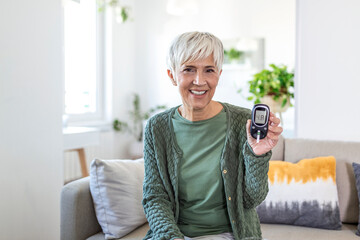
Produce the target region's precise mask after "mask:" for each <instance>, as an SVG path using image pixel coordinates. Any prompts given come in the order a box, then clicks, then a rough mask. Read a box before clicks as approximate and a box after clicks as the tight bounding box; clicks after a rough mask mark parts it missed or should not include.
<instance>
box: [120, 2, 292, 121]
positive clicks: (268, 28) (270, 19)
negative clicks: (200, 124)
mask: <svg viewBox="0 0 360 240" xmlns="http://www.w3.org/2000/svg"><path fill="white" fill-rule="evenodd" d="M167 2H168V1H166V0H153V1H147V0H138V1H135V8H134V10H135V26H136V33H135V34H136V37H135V39H134V40H135V46H136V50H135V51H136V52H135V54H136V55H135V56H136V57H135V63H136V72H135V79H136V89H137V90H138V91H139V92H140V93H141V94H142V98H143V99H145V100H146V101H145V107H152V106H154V105H157V104H167V105H168V106H169V107H170V106H175V105H176V104H181V99H180V96H179V93H178V91H177V88H176V87H173V86H172V84H171V82H170V80H169V79H168V77H167V74H166V62H165V58H166V53H167V50H168V47H169V45H170V42H171V41H172V39H173V38H174V37H175V36H176V35H178V34H180V33H182V32H185V31H195V30H196V31H208V32H211V33H214V34H215V35H216V36H218V37H219V38H220V39H222V40H225V39H232V38H239V37H249V38H265V65H268V64H269V63H275V64H286V65H288V66H289V68H290V69H293V68H294V65H295V64H294V62H295V1H294V0H292V1H289V0H274V1H267V0H254V1H245V0H224V1H216V0H197V1H194V2H198V3H199V4H198V6H199V9H198V14H196V15H184V16H173V15H169V14H168V13H167V12H166V5H167ZM226 76H229V74H227V73H225V72H223V78H221V80H220V81H229V82H228V83H226V84H225V82H221V83H219V86H218V89H217V94H216V95H215V96H214V99H215V100H220V101H226V102H230V103H233V104H237V105H240V106H245V107H251V106H252V103H251V102H248V101H247V100H246V99H245V98H242V97H241V96H240V95H239V94H237V93H236V91H237V89H236V87H233V86H234V85H246V82H247V81H248V80H250V78H251V76H250V77H243V78H242V79H240V80H238V79H234V78H231V77H230V79H225V78H227V77H226ZM246 76H248V74H247V75H246ZM125 81H126V80H125ZM246 90H247V89H244V91H246ZM288 113H289V116H288V117H285V116H284V118H285V119H286V120H287V119H290V122H294V117H293V115H294V112H293V111H291V110H289V112H288ZM287 126H289V125H287Z"/></svg>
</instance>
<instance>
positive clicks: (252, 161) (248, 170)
mask: <svg viewBox="0 0 360 240" xmlns="http://www.w3.org/2000/svg"><path fill="white" fill-rule="evenodd" d="M271 154H272V152H271V151H269V152H268V153H266V154H263V155H260V156H257V155H255V154H254V152H253V151H252V149H251V147H250V146H249V144H248V142H247V141H245V143H244V145H243V156H244V165H245V171H244V195H243V196H244V199H243V200H244V207H245V208H255V207H256V206H258V205H259V204H260V203H261V202H262V201H264V200H265V198H266V195H267V193H268V191H269V187H268V174H267V173H268V171H269V160H270V158H271Z"/></svg>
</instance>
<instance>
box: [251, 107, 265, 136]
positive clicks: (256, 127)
mask: <svg viewBox="0 0 360 240" xmlns="http://www.w3.org/2000/svg"><path fill="white" fill-rule="evenodd" d="M269 116H270V108H269V106H267V105H265V104H256V105H255V106H254V107H253V109H252V112H251V126H250V134H251V136H252V137H253V138H255V139H256V140H257V142H259V140H260V139H263V138H265V137H266V135H267V132H268V126H269Z"/></svg>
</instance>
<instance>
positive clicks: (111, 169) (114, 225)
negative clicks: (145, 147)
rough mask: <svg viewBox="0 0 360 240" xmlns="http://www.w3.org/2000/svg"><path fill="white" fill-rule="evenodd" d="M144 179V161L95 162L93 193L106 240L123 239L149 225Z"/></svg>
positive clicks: (92, 178)
mask: <svg viewBox="0 0 360 240" xmlns="http://www.w3.org/2000/svg"><path fill="white" fill-rule="evenodd" d="M143 179H144V159H139V160H100V159H95V160H93V161H92V163H91V167H90V191H91V195H92V198H93V201H94V207H95V212H96V217H97V219H98V222H99V224H100V226H101V228H102V230H103V232H104V234H105V238H106V239H116V238H121V237H123V236H125V235H127V234H128V233H129V232H131V231H133V230H134V229H135V228H137V227H139V226H140V225H143V224H144V223H145V222H146V217H145V214H144V210H143V207H142V204H141V201H142V183H143Z"/></svg>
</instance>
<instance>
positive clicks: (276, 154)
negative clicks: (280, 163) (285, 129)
mask: <svg viewBox="0 0 360 240" xmlns="http://www.w3.org/2000/svg"><path fill="white" fill-rule="evenodd" d="M284 142H285V139H284V137H283V136H281V135H280V136H279V141H278V142H277V144H276V146H275V147H274V148H273V149H272V154H271V159H270V160H284V149H285V146H284Z"/></svg>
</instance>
